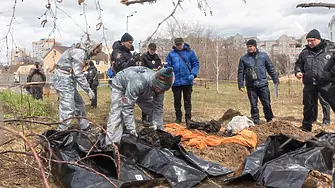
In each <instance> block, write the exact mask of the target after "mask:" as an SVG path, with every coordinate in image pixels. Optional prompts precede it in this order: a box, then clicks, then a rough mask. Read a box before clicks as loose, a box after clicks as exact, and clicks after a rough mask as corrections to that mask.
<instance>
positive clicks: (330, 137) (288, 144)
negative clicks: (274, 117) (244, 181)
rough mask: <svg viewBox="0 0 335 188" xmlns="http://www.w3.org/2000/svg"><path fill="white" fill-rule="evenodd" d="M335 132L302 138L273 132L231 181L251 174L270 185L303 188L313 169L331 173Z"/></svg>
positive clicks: (282, 187)
mask: <svg viewBox="0 0 335 188" xmlns="http://www.w3.org/2000/svg"><path fill="white" fill-rule="evenodd" d="M334 147H335V134H333V133H321V134H318V135H316V136H315V138H314V139H312V140H308V141H306V142H301V141H298V140H295V139H292V138H289V137H287V136H285V135H274V136H270V137H269V138H268V139H267V140H266V142H265V143H264V144H262V145H261V146H260V147H258V148H257V149H256V151H255V152H253V153H252V154H251V155H249V156H248V157H247V158H246V159H245V161H244V163H243V168H242V172H239V173H240V176H238V177H235V178H233V179H231V180H230V181H236V180H241V178H247V177H252V178H253V180H254V181H256V183H257V184H259V185H263V186H267V187H278V188H279V187H280V188H289V187H290V188H300V187H302V185H303V183H304V181H305V179H306V177H307V175H308V173H309V172H310V170H317V171H320V172H322V173H326V174H329V175H330V174H331V173H332V156H333V154H334Z"/></svg>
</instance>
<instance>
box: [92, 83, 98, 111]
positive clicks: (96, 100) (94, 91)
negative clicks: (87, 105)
mask: <svg viewBox="0 0 335 188" xmlns="http://www.w3.org/2000/svg"><path fill="white" fill-rule="evenodd" d="M91 89H92V91H93V93H94V95H95V97H94V99H93V100H91V106H92V107H97V106H98V88H96V87H91Z"/></svg>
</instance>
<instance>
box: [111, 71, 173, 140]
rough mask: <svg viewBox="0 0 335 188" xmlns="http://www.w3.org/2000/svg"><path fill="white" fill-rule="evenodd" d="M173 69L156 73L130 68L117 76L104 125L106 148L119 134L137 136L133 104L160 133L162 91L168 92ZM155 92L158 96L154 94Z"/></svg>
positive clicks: (118, 138)
mask: <svg viewBox="0 0 335 188" xmlns="http://www.w3.org/2000/svg"><path fill="white" fill-rule="evenodd" d="M172 83H173V69H172V68H169V69H161V70H160V71H158V72H157V73H156V72H155V71H153V70H151V69H149V68H147V67H142V66H136V67H129V68H126V69H124V70H123V71H121V72H119V73H117V74H116V76H115V78H114V81H113V84H112V102H111V107H110V114H109V118H108V123H107V133H108V136H107V138H106V144H107V145H109V144H111V143H112V142H120V140H121V137H122V134H123V133H127V134H133V135H137V134H136V130H135V128H136V125H135V119H134V106H135V103H136V104H137V105H138V106H139V107H140V108H141V110H142V112H144V113H146V114H148V115H149V117H151V118H150V119H151V120H152V121H151V125H152V127H153V128H154V129H156V128H158V129H161V130H163V129H164V126H163V102H164V91H167V90H169V89H170V88H171V86H172ZM155 88H158V89H159V90H160V91H161V92H159V93H156V92H157V90H155Z"/></svg>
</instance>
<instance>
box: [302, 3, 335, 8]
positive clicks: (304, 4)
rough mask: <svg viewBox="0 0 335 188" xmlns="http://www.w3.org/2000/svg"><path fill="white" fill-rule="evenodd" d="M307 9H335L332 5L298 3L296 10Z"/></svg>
mask: <svg viewBox="0 0 335 188" xmlns="http://www.w3.org/2000/svg"><path fill="white" fill-rule="evenodd" d="M299 7H300V8H309V7H326V8H329V9H330V8H335V4H334V3H300V4H298V5H297V7H296V8H299Z"/></svg>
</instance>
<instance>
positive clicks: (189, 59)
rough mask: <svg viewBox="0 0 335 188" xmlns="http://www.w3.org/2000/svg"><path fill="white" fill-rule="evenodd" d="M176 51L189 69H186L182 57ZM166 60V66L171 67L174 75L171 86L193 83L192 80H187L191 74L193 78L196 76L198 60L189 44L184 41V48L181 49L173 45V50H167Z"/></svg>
mask: <svg viewBox="0 0 335 188" xmlns="http://www.w3.org/2000/svg"><path fill="white" fill-rule="evenodd" d="M178 52H179V53H180V55H182V57H184V59H185V60H186V63H187V64H188V66H189V68H190V69H191V71H190V70H189V69H188V67H187V66H186V64H185V62H184V61H183V59H182V58H181V57H180V56H179V55H178ZM166 62H167V65H166V67H172V68H173V72H174V75H175V81H174V83H173V86H183V85H193V80H189V76H190V75H191V74H193V75H194V78H195V77H197V76H198V72H199V61H198V57H197V55H196V54H195V52H194V51H193V50H191V48H190V45H188V44H186V43H185V44H184V48H183V49H182V50H181V51H178V50H177V49H176V48H175V47H173V50H172V51H171V52H169V54H168V55H167V57H166Z"/></svg>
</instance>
